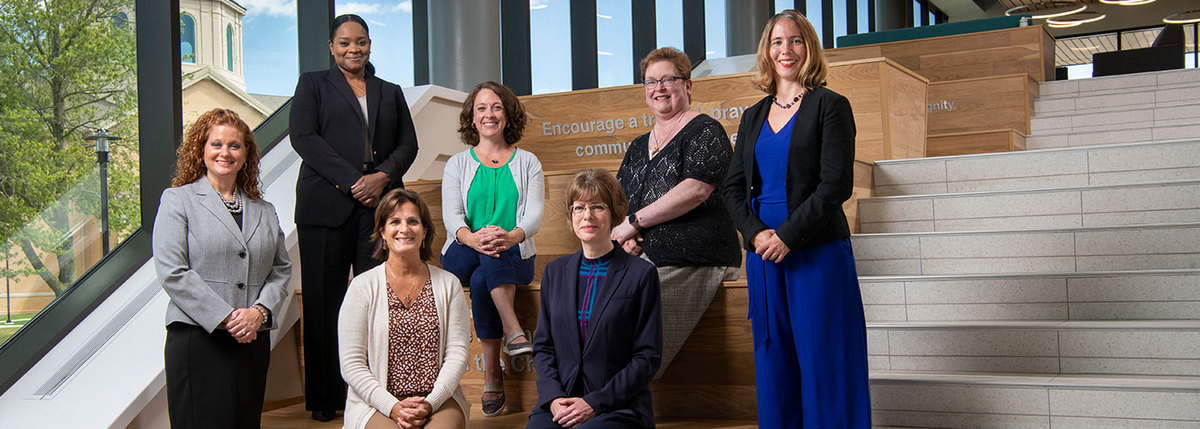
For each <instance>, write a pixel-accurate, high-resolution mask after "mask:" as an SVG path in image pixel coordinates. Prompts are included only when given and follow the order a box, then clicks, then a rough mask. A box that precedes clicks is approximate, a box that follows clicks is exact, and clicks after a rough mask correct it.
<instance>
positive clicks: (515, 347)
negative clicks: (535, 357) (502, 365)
mask: <svg viewBox="0 0 1200 429" xmlns="http://www.w3.org/2000/svg"><path fill="white" fill-rule="evenodd" d="M520 337H525V338H526V339H528V338H529V335H528V334H526V333H524V332H513V333H511V334H508V337H507V338H505V339H504V353H505V354H507V355H509V356H521V355H527V354H530V353H533V343H532V342H530V341H528V340H526V341H521V342H514V340H516V339H517V338H520Z"/></svg>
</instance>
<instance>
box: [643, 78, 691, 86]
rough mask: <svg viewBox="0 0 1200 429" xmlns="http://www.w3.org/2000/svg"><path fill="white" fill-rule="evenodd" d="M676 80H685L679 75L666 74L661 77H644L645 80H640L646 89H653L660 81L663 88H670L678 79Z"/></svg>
mask: <svg viewBox="0 0 1200 429" xmlns="http://www.w3.org/2000/svg"><path fill="white" fill-rule="evenodd" d="M678 80H685V79H684V78H682V77H679V76H667V77H664V78H662V79H646V80H644V81H642V85H646V89H654V88H657V87H658V84H660V83H661V84H662V86H663V88H670V87H671V85H674V84H675V81H678Z"/></svg>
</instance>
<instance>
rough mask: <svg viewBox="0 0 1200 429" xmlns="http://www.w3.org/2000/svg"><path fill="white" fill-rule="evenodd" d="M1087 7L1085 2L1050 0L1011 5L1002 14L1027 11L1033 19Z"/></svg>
mask: <svg viewBox="0 0 1200 429" xmlns="http://www.w3.org/2000/svg"><path fill="white" fill-rule="evenodd" d="M1043 8H1048V10H1042V9H1043ZM1087 8H1088V6H1087V5H1086V4H1083V3H1080V2H1078V1H1066V0H1051V1H1044V2H1039V3H1033V4H1023V5H1018V6H1014V7H1011V8H1009V9H1008V10H1006V11H1004V16H1013V15H1017V14H1027V13H1028V14H1032V15H1033V19H1048V18H1056V17H1060V16H1067V15H1071V14H1075V13H1079V12H1083V11H1085V10H1087Z"/></svg>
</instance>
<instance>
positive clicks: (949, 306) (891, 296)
mask: <svg viewBox="0 0 1200 429" xmlns="http://www.w3.org/2000/svg"><path fill="white" fill-rule="evenodd" d="M859 287H860V288H861V291H862V299H863V308H864V310H865V311H866V316H867V321H868V322H870V323H886V322H905V321H907V322H940V321H988V320H1008V321H1016V320H1040V321H1045V320H1057V321H1067V320H1071V321H1087V320H1134V321H1136V320H1166V319H1180V320H1188V319H1196V318H1197V315H1200V270H1152V271H1109V272H1089V273H1040V274H1007V275H1000V276H997V275H950V276H883V277H859Z"/></svg>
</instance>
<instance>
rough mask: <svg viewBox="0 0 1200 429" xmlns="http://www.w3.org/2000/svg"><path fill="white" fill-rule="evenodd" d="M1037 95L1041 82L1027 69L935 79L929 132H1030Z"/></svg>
mask: <svg viewBox="0 0 1200 429" xmlns="http://www.w3.org/2000/svg"><path fill="white" fill-rule="evenodd" d="M1037 96H1038V84H1037V82H1035V81H1034V80H1033V79H1032V78H1030V77H1029V75H1026V74H1024V73H1022V74H1015V75H1004V76H993V77H982V78H973V79H960V80H950V81H942V82H931V83H930V84H929V95H928V108H927V112H928V125H927V128H928V132H929V135H930V136H934V135H940V134H950V133H962V132H968V131H987V130H999V129H1013V130H1016V131H1018V132H1020V133H1022V134H1028V133H1029V118H1030V116H1032V114H1033V101H1034V100H1036V99H1037Z"/></svg>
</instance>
